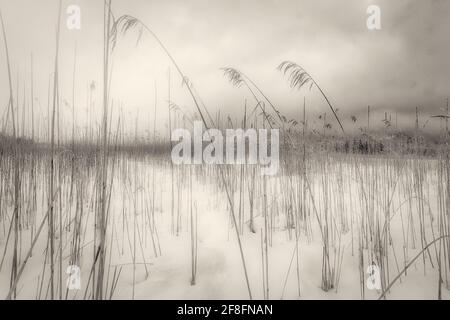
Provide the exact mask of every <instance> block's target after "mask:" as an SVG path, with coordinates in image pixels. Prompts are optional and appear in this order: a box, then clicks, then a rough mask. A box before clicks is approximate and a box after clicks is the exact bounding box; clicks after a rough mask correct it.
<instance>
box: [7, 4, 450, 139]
mask: <svg viewBox="0 0 450 320" xmlns="http://www.w3.org/2000/svg"><path fill="white" fill-rule="evenodd" d="M71 4H76V5H79V6H80V8H81V30H79V31H73V30H72V31H70V30H68V29H67V28H66V27H65V25H66V18H67V14H66V13H65V10H66V8H67V6H69V5H71ZM370 4H376V5H379V6H380V8H381V23H382V25H381V30H379V31H370V30H368V29H367V27H366V19H367V17H368V15H367V14H366V10H367V7H368V6H369V5H370ZM57 7H58V1H57V0H39V1H37V0H14V1H13V0H0V10H1V12H2V14H3V17H4V20H5V24H6V32H7V37H8V41H9V46H10V54H11V62H12V69H13V78H14V79H13V81H14V86H15V87H16V86H17V78H18V77H19V83H18V87H19V92H20V96H21V97H20V99H19V104H22V99H23V98H22V96H23V90H24V89H25V90H26V91H27V92H28V91H29V87H30V55H31V53H33V60H34V82H35V97H36V104H37V106H36V108H37V109H38V110H39V111H40V117H41V119H44V118H45V117H46V116H47V92H48V81H49V75H50V73H51V72H52V71H53V59H54V56H55V31H56V17H57ZM113 11H114V14H115V16H120V15H122V14H131V15H133V16H135V17H137V18H139V19H140V20H142V21H143V22H144V23H146V24H147V25H148V26H149V27H150V28H151V29H152V30H153V31H154V32H155V33H156V34H157V35H158V36H159V37H160V39H161V40H162V41H163V42H164V43H165V45H166V46H167V48H168V49H169V51H170V52H171V53H172V55H173V56H174V58H175V59H176V60H177V62H178V63H179V65H180V66H181V68H182V69H183V71H184V72H185V74H186V75H187V76H188V77H189V79H190V80H191V81H192V83H193V84H194V86H195V88H196V90H197V91H198V92H199V94H200V96H201V97H202V99H203V101H204V103H205V104H206V105H207V107H208V108H209V109H210V111H211V113H213V114H215V113H216V111H217V110H219V109H220V110H221V115H224V116H225V115H227V114H230V115H231V117H232V118H233V119H241V117H242V116H243V114H244V101H245V99H247V102H248V104H249V105H252V104H254V102H253V101H252V97H251V95H249V93H248V92H247V91H246V90H245V88H240V89H239V88H234V87H232V86H231V84H229V83H228V81H227V80H226V79H225V78H224V77H223V74H222V72H221V71H220V68H222V67H226V66H231V67H235V68H237V69H239V70H241V71H243V72H244V73H246V74H247V75H248V76H249V77H250V78H252V80H253V81H254V82H256V83H257V84H258V85H259V86H260V88H261V89H262V90H263V91H264V93H265V94H266V95H267V96H269V97H270V98H271V99H272V100H273V102H274V103H275V104H276V105H277V106H278V108H279V109H280V110H281V111H282V112H283V113H285V114H287V115H288V116H289V117H296V118H298V117H299V116H300V114H301V112H300V106H302V105H303V97H304V96H306V102H307V110H308V117H309V118H310V119H311V120H310V121H311V122H313V121H314V119H317V117H318V115H319V114H320V113H324V112H328V113H329V111H328V110H327V106H326V104H325V102H324V101H323V99H321V97H320V96H319V94H318V92H317V90H314V89H313V90H312V91H310V92H309V91H308V90H306V91H303V90H302V91H297V90H292V89H290V88H289V86H288V83H287V82H286V80H285V78H283V76H282V75H281V74H280V72H278V71H277V70H276V67H277V66H278V64H279V63H280V62H282V61H284V60H292V61H295V62H297V63H298V64H300V65H301V66H303V67H304V68H305V69H306V70H308V71H309V72H310V74H311V75H312V76H313V77H314V78H315V80H316V81H317V82H318V83H319V84H320V85H321V87H322V89H323V90H324V91H325V92H326V94H327V95H328V97H329V98H330V100H331V102H332V104H333V105H334V106H335V107H336V108H338V109H339V113H340V114H341V117H342V118H344V119H345V120H344V125H345V126H346V127H348V128H350V127H356V126H364V125H365V123H366V118H365V112H366V108H367V105H371V106H373V109H374V110H378V113H379V114H378V115H377V116H376V117H377V118H375V119H374V123H377V124H379V125H381V124H382V123H381V118H382V114H384V112H390V113H392V114H395V113H398V119H399V120H398V122H399V125H402V126H405V127H413V126H414V121H413V114H414V112H415V108H416V106H419V107H420V110H421V114H423V116H422V119H421V121H422V123H424V122H426V121H427V120H428V119H429V118H428V117H427V116H425V114H427V115H429V114H436V113H443V111H440V110H439V108H443V107H444V106H445V99H446V97H447V96H448V95H449V89H450V86H449V85H450V63H449V57H450V41H449V40H450V39H449V37H450V36H449V30H450V19H449V18H450V1H448V0H433V1H424V0H396V1H392V0H373V1H372V0H370V1H369V0H345V1H344V0H341V1H336V0H241V1H238V0H226V1H225V0H220V1H219V0H165V1H150V0H115V1H113ZM61 25H62V27H63V29H62V33H61V52H60V73H61V74H60V78H61V99H62V100H66V101H67V104H66V103H63V104H62V106H61V108H62V109H61V110H62V112H61V114H62V121H63V123H67V124H69V123H71V122H70V121H71V119H72V116H71V111H70V110H71V108H70V104H71V100H72V70H73V63H74V52H75V47H76V50H77V62H76V70H77V71H76V74H75V76H76V86H75V88H76V94H75V105H76V120H77V124H78V125H79V126H82V125H85V124H86V122H87V115H86V111H87V110H86V105H87V97H88V89H87V86H88V84H89V83H91V82H92V81H95V82H96V84H97V85H96V90H95V91H94V92H93V97H92V101H93V109H94V110H96V111H95V112H96V113H97V115H96V117H98V116H99V115H100V104H101V89H102V87H101V72H102V35H103V31H102V28H103V2H102V1H100V0H64V1H63V15H62V22H61ZM137 38H138V36H137V32H135V33H134V34H133V33H131V34H129V35H127V36H126V37H125V38H123V37H121V38H119V44H118V46H117V48H116V49H115V51H114V53H113V57H114V58H113V80H112V84H111V97H112V99H113V100H114V103H115V106H118V105H120V106H123V107H122V108H123V112H124V114H126V117H128V119H129V120H127V121H129V122H130V123H132V121H133V123H134V120H132V119H134V118H136V116H137V115H139V116H138V118H139V120H138V128H139V130H140V131H142V130H145V129H148V128H152V125H153V112H154V101H155V100H156V102H157V114H158V115H157V117H158V121H157V126H158V129H162V128H164V127H165V123H166V119H167V100H168V77H167V74H168V70H169V68H170V70H171V80H172V93H171V94H172V95H171V100H173V101H174V102H175V103H177V104H178V105H180V106H182V108H183V109H185V110H186V112H190V113H192V112H193V111H194V109H193V107H192V103H191V101H190V100H189V97H188V96H187V93H186V91H185V89H184V88H183V87H182V86H181V79H180V78H179V76H178V75H177V74H176V73H175V69H174V68H173V66H171V64H170V62H169V60H168V59H167V58H166V57H165V56H164V54H163V53H162V51H161V49H160V48H159V47H158V45H157V44H156V42H155V41H154V40H153V39H152V38H151V37H150V36H149V35H146V34H145V33H144V35H143V37H142V41H141V42H140V44H139V45H137V46H136V40H137ZM0 49H1V50H0V108H2V109H1V115H2V116H4V114H5V106H6V105H7V102H8V98H9V96H8V80H7V74H6V61H5V52H4V46H3V41H2V43H1V46H0ZM155 88H156V92H157V96H156V99H155ZM15 90H16V88H15ZM26 99H27V100H26V101H25V105H28V104H29V95H28V93H27V98H26ZM116 109H117V108H116ZM26 114H27V113H26ZM351 115H356V116H357V117H358V119H359V120H358V123H357V124H356V125H353V124H351V121H349V118H350V116H351ZM330 117H331V115H330ZM374 117H375V116H374ZM332 124H333V126H334V128H336V129H337V124H336V123H333V122H332ZM427 126H428V127H435V128H438V127H439V121H436V120H430V122H429V123H428V124H427ZM349 131H350V130H349Z"/></svg>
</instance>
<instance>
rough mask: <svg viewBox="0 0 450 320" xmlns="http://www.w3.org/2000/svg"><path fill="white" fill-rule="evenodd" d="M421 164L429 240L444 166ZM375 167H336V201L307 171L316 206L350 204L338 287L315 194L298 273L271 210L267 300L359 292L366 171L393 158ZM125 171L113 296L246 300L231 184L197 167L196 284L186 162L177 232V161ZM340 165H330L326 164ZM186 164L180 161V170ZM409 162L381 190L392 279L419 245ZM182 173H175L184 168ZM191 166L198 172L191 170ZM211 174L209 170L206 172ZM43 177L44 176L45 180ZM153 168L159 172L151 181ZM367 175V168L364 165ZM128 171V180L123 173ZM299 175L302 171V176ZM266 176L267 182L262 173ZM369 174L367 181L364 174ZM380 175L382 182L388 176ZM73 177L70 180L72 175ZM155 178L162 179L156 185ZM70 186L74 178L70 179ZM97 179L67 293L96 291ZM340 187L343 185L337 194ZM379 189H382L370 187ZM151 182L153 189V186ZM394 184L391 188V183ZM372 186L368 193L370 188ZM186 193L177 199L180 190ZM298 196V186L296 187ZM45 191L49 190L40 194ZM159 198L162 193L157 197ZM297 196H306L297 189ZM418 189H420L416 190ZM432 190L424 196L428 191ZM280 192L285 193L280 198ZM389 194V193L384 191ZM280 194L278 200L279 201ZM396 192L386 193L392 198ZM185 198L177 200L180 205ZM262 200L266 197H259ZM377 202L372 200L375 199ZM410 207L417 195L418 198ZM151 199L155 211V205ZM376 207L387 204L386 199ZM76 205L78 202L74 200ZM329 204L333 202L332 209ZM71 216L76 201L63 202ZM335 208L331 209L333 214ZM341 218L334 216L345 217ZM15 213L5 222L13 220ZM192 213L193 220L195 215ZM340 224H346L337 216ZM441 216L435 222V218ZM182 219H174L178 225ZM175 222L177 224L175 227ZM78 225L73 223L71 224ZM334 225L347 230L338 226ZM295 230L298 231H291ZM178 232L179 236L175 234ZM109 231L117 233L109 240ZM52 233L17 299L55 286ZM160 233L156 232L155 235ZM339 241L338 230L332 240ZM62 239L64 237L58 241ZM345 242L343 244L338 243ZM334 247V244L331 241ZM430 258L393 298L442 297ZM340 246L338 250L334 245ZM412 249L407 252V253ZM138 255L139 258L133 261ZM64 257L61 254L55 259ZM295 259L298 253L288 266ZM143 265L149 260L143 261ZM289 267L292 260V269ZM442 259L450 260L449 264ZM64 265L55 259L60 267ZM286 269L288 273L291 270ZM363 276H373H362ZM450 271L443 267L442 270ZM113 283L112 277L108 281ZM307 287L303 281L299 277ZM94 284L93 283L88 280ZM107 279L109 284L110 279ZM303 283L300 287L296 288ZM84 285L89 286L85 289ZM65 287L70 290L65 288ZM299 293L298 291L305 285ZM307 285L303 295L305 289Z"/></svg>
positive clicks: (250, 265)
mask: <svg viewBox="0 0 450 320" xmlns="http://www.w3.org/2000/svg"><path fill="white" fill-rule="evenodd" d="M423 161H429V162H427V163H426V165H425V166H424V177H423V178H424V180H423V181H424V189H425V195H426V198H427V201H428V203H429V210H428V209H427V210H426V219H425V229H426V235H427V237H428V238H427V240H428V241H427V242H430V241H431V240H433V238H432V235H433V233H436V232H437V226H436V221H437V212H436V211H437V203H436V199H437V198H436V197H437V192H438V190H437V184H436V179H437V171H436V163H435V162H434V161H431V160H423ZM380 163H381V165H380V166H379V167H377V164H376V162H373V163H372V164H371V165H372V167H371V168H370V169H369V170H367V171H364V170H365V169H364V168H363V166H361V167H360V170H361V172H365V173H364V174H367V175H368V176H365V177H364V179H362V180H358V173H356V172H355V170H354V167H353V169H352V163H350V162H349V161H344V160H343V163H342V164H341V165H342V166H341V169H340V170H341V171H340V174H339V176H340V179H342V180H341V181H340V182H338V178H337V176H338V175H337V174H333V176H331V177H330V176H328V179H329V180H328V181H329V182H330V185H329V186H328V188H329V189H328V191H329V193H327V194H328V196H329V199H327V200H325V199H324V198H323V197H324V195H325V194H326V193H324V190H323V189H324V185H323V183H322V182H323V176H324V174H325V173H324V172H320V171H316V172H314V171H309V172H308V178H309V180H310V182H311V189H312V190H313V192H314V201H315V205H316V206H317V210H318V212H319V214H322V213H323V212H324V211H325V210H330V208H331V209H333V208H337V207H338V206H340V207H339V208H341V209H343V211H342V210H341V209H339V210H337V209H336V210H332V211H335V212H339V214H341V213H342V212H344V213H345V214H346V215H347V216H346V217H347V221H348V229H347V230H344V231H342V232H340V231H339V235H340V242H339V243H340V247H341V252H342V267H341V273H340V277H339V283H338V285H337V287H335V288H333V289H331V290H329V291H328V292H325V291H324V290H322V288H321V277H322V240H321V235H320V229H319V227H318V222H317V218H316V216H315V213H314V211H313V209H312V204H311V197H309V195H308V197H307V199H308V202H309V206H308V210H309V214H310V218H309V219H308V221H309V224H310V226H311V231H312V234H310V235H309V236H307V235H306V234H305V232H304V231H302V232H301V234H300V237H299V240H298V261H299V264H298V275H299V281H298V279H297V263H296V261H297V256H296V255H295V252H296V240H295V236H292V234H291V237H289V230H288V229H287V228H286V218H285V217H286V215H285V213H284V212H281V211H282V209H283V206H281V205H277V206H276V207H274V208H273V209H272V210H270V214H271V215H273V222H272V230H273V232H272V241H271V245H270V246H269V248H268V279H269V298H270V299H361V278H360V267H359V263H360V261H359V259H360V257H359V252H358V231H357V230H358V228H359V224H358V221H360V220H359V219H360V218H361V216H362V215H363V214H364V210H363V208H362V206H361V202H360V196H361V190H362V189H361V183H363V184H365V187H367V188H368V189H366V190H370V186H369V185H370V183H368V182H367V181H368V180H367V179H368V178H369V176H370V177H373V176H377V175H381V174H382V173H383V172H384V171H383V170H386V168H387V166H384V165H383V164H382V163H383V162H380ZM127 164H128V169H127V170H128V171H126V172H125V171H123V168H119V169H117V171H116V180H115V181H114V184H113V188H112V196H111V217H110V223H109V227H108V249H107V250H108V257H107V265H109V268H107V272H108V275H109V278H108V279H111V278H112V274H113V272H114V270H115V267H117V269H116V270H119V269H121V273H120V277H119V280H118V284H117V288H116V290H115V292H114V296H113V299H132V298H134V299H248V297H249V294H248V289H247V285H246V281H245V276H244V270H243V267H242V261H241V256H240V253H239V247H238V242H237V239H236V233H235V231H234V229H233V226H232V223H231V219H230V210H229V208H228V205H227V198H226V195H225V192H224V191H223V190H222V189H221V188H219V187H218V185H219V183H218V179H216V178H211V177H206V176H207V174H206V173H205V174H204V176H203V175H202V174H201V173H200V171H199V170H197V171H196V174H193V175H192V176H193V179H192V207H193V210H194V215H195V213H196V214H197V236H198V242H197V243H198V244H197V251H198V260H197V273H196V283H195V285H191V259H192V255H191V233H190V223H191V220H190V202H189V188H188V186H189V181H188V176H189V169H184V174H183V179H184V180H183V184H182V186H181V187H180V189H178V184H177V183H178V181H177V180H176V179H177V177H178V176H179V175H178V176H177V174H175V192H174V194H175V199H174V203H175V205H174V216H175V218H176V217H177V216H178V212H179V216H180V223H179V226H180V230H179V232H176V230H175V232H173V231H172V226H173V223H174V222H173V219H172V210H171V201H172V195H171V194H172V193H171V171H170V170H171V169H170V166H168V165H164V166H160V165H157V166H156V167H155V166H154V165H153V164H151V163H146V162H145V161H144V162H141V161H140V162H138V163H134V162H133V161H129V162H128V163H127ZM328 168H329V169H333V168H335V169H336V167H335V165H333V166H332V167H328ZM175 170H179V168H175ZM410 170H411V169H410V167H408V166H406V165H405V167H404V168H402V169H401V170H398V169H397V171H395V172H394V173H392V174H393V176H396V174H398V177H399V181H398V184H397V185H396V184H395V183H393V182H389V184H390V186H389V187H388V186H383V185H378V186H377V187H376V189H373V190H378V191H377V192H381V190H385V191H386V194H391V193H393V194H394V196H393V197H392V205H391V206H390V210H391V213H392V214H394V213H395V214H394V215H393V217H392V220H391V224H390V234H391V236H392V239H391V240H392V241H391V245H390V246H389V257H390V263H391V264H390V269H389V270H390V271H389V275H390V280H393V279H394V278H395V276H396V275H397V274H398V273H399V272H398V271H399V270H401V269H403V267H404V265H405V260H406V261H409V260H408V259H411V258H412V257H414V256H415V255H416V254H417V253H418V252H419V251H420V250H421V249H422V247H421V244H420V236H419V231H418V228H419V227H418V225H417V224H416V225H414V228H416V229H415V231H414V233H415V234H416V235H417V239H415V248H413V244H412V242H411V240H409V241H408V245H407V248H404V244H405V234H406V237H408V232H406V233H405V232H404V230H405V226H404V224H405V223H406V221H407V217H408V214H409V212H413V214H414V215H416V214H417V208H415V207H413V208H412V211H410V209H409V207H408V205H403V202H404V201H405V200H406V199H408V196H406V194H407V193H406V191H405V190H407V189H408V187H407V184H408V181H409V180H408V179H409V178H410V177H411V174H412V171H410ZM177 172H178V171H176V172H175V173H177ZM191 172H192V173H193V172H194V170H192V171H191ZM205 172H206V171H205ZM42 174H43V173H42V172H41V176H39V179H43V176H42ZM153 174H154V175H155V178H154V180H153ZM360 174H361V173H360ZM124 177H126V179H124ZM296 178H297V179H298V178H299V177H298V176H297V177H296ZM280 180H281V178H280V176H278V177H275V178H270V179H268V199H269V203H275V202H276V201H281V200H280V199H279V198H280V197H281V194H282V193H284V192H288V190H285V189H283V185H282V184H281V182H280ZM258 181H260V180H258ZM361 181H363V182H361ZM385 182H386V181H385V180H383V179H382V178H381V177H380V179H379V180H378V181H377V184H382V183H385ZM66 183H67V184H68V182H67V181H66ZM153 186H155V187H154V188H153ZM66 187H67V186H66ZM92 188H93V181H89V184H88V185H87V186H86V190H85V192H86V201H85V203H84V206H85V208H84V209H85V210H84V215H85V216H84V218H83V223H82V224H83V235H82V245H83V253H82V259H81V266H80V267H81V283H82V288H81V290H78V291H76V290H75V291H72V290H71V291H69V292H68V298H69V299H73V298H74V299H83V298H85V295H86V298H90V288H86V285H87V283H88V281H89V274H90V271H91V267H92V261H93V255H94V248H93V239H94V235H93V231H94V226H93V215H94V214H93V210H92V209H93V208H92V206H90V197H91V196H92V195H93V194H94V191H93V189H92ZM337 188H341V190H340V191H339V194H335V195H333V194H334V192H338V190H337ZM372 188H375V187H374V185H372ZM153 190H154V191H153ZM389 190H390V191H389ZM235 191H236V192H235V194H234V201H235V210H236V212H237V206H238V200H239V198H238V197H239V196H238V193H237V190H235ZM247 191H248V189H247V185H245V192H244V195H245V196H244V200H243V208H244V210H243V212H244V216H245V221H246V222H245V226H244V232H243V234H242V235H241V240H242V246H243V251H244V257H245V262H246V266H247V270H248V276H249V283H250V288H251V292H252V296H253V298H256V299H262V298H264V295H263V292H264V289H263V271H262V244H261V235H262V232H263V228H264V219H263V213H262V209H261V207H260V206H259V205H256V207H255V230H256V233H252V232H250V230H249V227H248V226H249V224H248V220H249V213H248V210H249V204H248V192H247ZM366 192H368V191H366ZM179 194H180V196H181V197H180V199H178V195H179ZM297 195H298V194H297ZM41 196H42V195H41ZM153 196H154V198H155V201H154V203H153V201H152V199H153ZM298 196H299V197H300V195H298ZM384 196H385V195H379V196H378V195H377V196H376V198H377V199H375V200H373V203H375V206H377V205H376V203H377V202H378V201H379V200H380V199H382V198H383V197H384ZM413 196H414V195H413ZM424 197H425V196H424ZM277 198H278V199H277ZM387 198H389V195H388V196H387ZM274 199H275V200H274ZM388 200H389V199H388ZM178 201H179V205H178ZM258 201H259V200H258ZM369 202H370V201H369ZM38 203H39V207H40V208H41V209H40V210H39V213H38V217H37V219H36V220H37V224H38V225H39V223H40V221H41V220H42V216H43V212H44V209H43V208H44V207H45V206H44V202H43V201H42V199H39V201H38ZM412 204H413V206H415V205H416V202H415V201H413V202H412ZM153 206H154V216H153V215H152V213H153ZM378 207H379V208H378V209H374V210H375V211H377V210H378V211H379V212H384V211H383V206H382V204H380V205H379V206H378ZM71 208H72V210H73V208H74V207H73V206H72V207H71ZM327 208H328V209H327ZM64 209H65V210H64V214H66V213H67V212H68V210H69V207H65V208H64ZM331 214H334V213H333V212H332V213H331ZM152 219H154V221H155V224H154V227H155V229H156V232H153V233H152V232H151V229H152V228H151V225H152V223H151V221H152ZM341 219H342V217H340V218H336V219H335V222H336V221H341ZM7 221H8V220H7ZM194 221H195V219H194ZM339 223H340V222H339ZM433 223H434V224H433ZM3 224H4V225H5V227H6V230H5V231H3V230H0V231H1V232H0V249H1V253H3V251H4V249H5V248H4V246H5V242H6V235H7V231H8V230H7V227H8V226H9V224H8V223H7V222H2V226H1V228H3ZM175 225H176V223H175ZM175 227H176V226H175ZM72 230H73V228H72ZM336 230H340V227H338V228H337V229H336ZM292 232H293V231H292ZM177 233H178V234H177ZM64 234H65V236H63V238H64V239H63V242H62V244H63V273H62V277H63V279H62V282H63V285H64V286H65V285H66V279H67V277H68V275H67V274H65V269H66V268H67V266H68V265H69V252H70V246H71V237H70V234H71V231H68V230H65V231H64ZM111 237H112V238H111ZM46 239H47V231H46V230H45V228H44V230H43V232H42V234H41V236H40V237H39V240H38V242H37V245H36V247H35V248H34V250H33V255H32V257H31V258H30V259H29V261H28V262H27V265H26V267H25V269H24V273H23V275H22V277H21V279H20V282H19V285H18V287H17V288H18V293H17V298H18V299H36V297H37V296H38V295H39V291H41V293H40V297H41V299H43V298H45V297H47V298H49V294H48V287H49V286H48V283H49V282H48V272H49V271H48V269H49V266H48V263H49V262H48V260H47V261H46V266H45V268H46V269H45V271H44V273H45V274H46V276H45V277H46V278H44V279H45V281H44V282H43V285H42V288H40V285H41V280H42V279H41V277H42V274H43V268H44V258H45V248H46V245H47V243H46ZM152 239H153V240H152ZM335 239H337V238H335ZM30 242H31V233H30V230H29V229H26V228H24V229H23V231H22V235H21V245H20V256H21V257H22V259H21V262H22V261H23V257H24V256H25V254H26V252H27V251H28V248H29V247H30ZM56 243H57V244H59V239H57V240H56ZM335 244H336V245H337V244H338V243H337V242H336V243H335ZM332 248H334V247H333V246H332ZM431 248H432V250H430V252H431V258H432V261H433V264H434V265H433V266H432V265H431V264H430V261H429V260H428V257H427V258H426V261H425V267H424V261H423V259H422V258H419V259H417V260H416V262H415V263H414V264H413V265H412V266H411V267H410V268H409V269H408V271H407V276H402V277H401V279H400V280H399V281H397V282H396V283H395V284H394V285H393V287H392V288H391V290H390V292H389V294H388V295H387V298H388V299H437V297H438V296H437V295H438V280H439V272H438V268H437V265H436V261H437V259H436V254H435V247H431ZM11 251H12V249H11V242H10V245H9V248H8V250H7V253H6V256H5V262H4V265H3V266H2V269H1V270H0V297H2V298H3V297H6V295H7V293H8V291H9V281H10V270H11V261H12V259H11ZM331 252H333V249H332V250H331ZM405 252H406V254H407V256H406V258H405ZM364 255H365V258H364V270H365V269H366V268H367V267H368V263H369V262H370V261H368V260H369V259H368V258H367V256H368V255H369V252H368V250H367V248H364ZM133 256H135V261H134V262H135V264H133ZM58 259H59V258H56V259H55V261H56V264H58V263H59V262H58V261H59V260H58ZM291 260H293V262H292V264H291ZM144 263H145V265H144ZM290 265H291V267H290ZM442 265H444V264H442ZM57 267H58V266H57ZM58 270H59V269H57V270H56V271H55V277H56V278H55V279H56V280H55V283H56V284H57V283H59V278H58V277H59V271H58ZM288 271H289V272H288ZM364 277H365V278H364V281H365V279H366V278H368V277H369V275H368V274H365V275H364ZM443 277H444V273H443ZM445 280H446V279H445V277H444V284H443V287H442V298H443V299H449V298H450V291H449V290H448V289H447V288H446V284H445ZM109 281H111V280H109ZM298 284H299V285H300V286H299V285H298ZM90 286H92V284H91V283H90ZM108 286H109V287H110V286H111V284H110V283H109V284H108ZM299 287H300V288H299ZM86 289H87V290H86ZM64 291H65V290H64ZM299 291H300V292H299ZM299 293H300V295H299ZM380 294H381V291H380V290H369V289H368V288H365V299H376V298H378V297H379V295H380Z"/></svg>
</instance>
